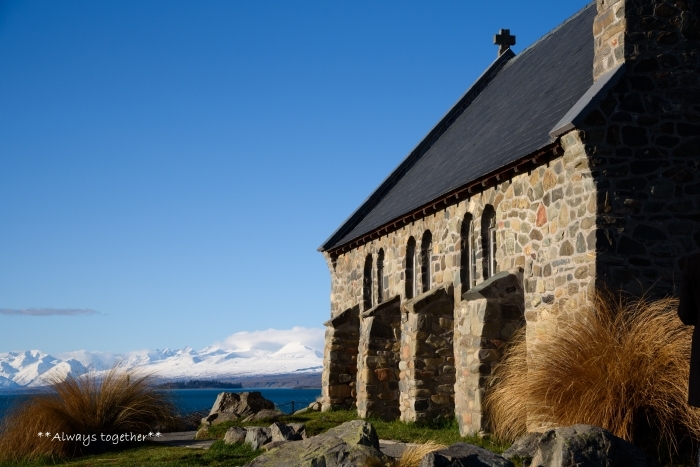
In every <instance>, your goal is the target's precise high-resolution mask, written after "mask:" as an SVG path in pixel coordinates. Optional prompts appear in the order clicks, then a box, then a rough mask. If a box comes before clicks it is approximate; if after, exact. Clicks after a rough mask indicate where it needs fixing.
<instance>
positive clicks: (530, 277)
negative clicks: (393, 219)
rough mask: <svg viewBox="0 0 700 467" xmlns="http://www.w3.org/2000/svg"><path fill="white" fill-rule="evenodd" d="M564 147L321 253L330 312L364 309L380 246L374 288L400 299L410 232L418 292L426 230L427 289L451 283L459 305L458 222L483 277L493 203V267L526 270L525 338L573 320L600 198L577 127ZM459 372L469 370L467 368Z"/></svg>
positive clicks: (586, 287) (589, 270)
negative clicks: (366, 238)
mask: <svg viewBox="0 0 700 467" xmlns="http://www.w3.org/2000/svg"><path fill="white" fill-rule="evenodd" d="M562 147H563V148H564V152H563V153H562V154H561V155H560V156H559V157H557V158H555V159H554V160H551V161H550V162H548V163H546V164H542V165H540V166H538V167H536V168H535V169H533V170H531V171H529V172H524V173H522V174H518V175H516V176H514V177H513V178H512V179H511V180H504V181H503V183H500V184H499V185H497V186H494V187H490V188H487V189H485V190H484V191H483V192H481V193H476V194H474V195H473V196H471V197H470V198H469V199H466V200H464V201H461V202H459V203H456V204H453V205H450V206H446V207H445V209H444V210H443V211H440V212H437V213H435V214H432V215H429V216H426V217H424V218H422V219H417V220H416V221H414V222H413V223H411V224H407V225H406V226H404V227H403V228H400V229H398V230H397V231H395V232H392V233H390V234H387V235H384V236H382V237H380V238H378V239H375V240H373V241H371V242H369V243H366V244H364V245H361V246H360V247H358V248H356V249H354V250H351V251H348V252H346V253H344V254H341V255H340V256H338V257H337V258H335V259H334V260H331V258H330V257H329V256H328V253H325V254H326V255H327V259H328V264H329V268H330V271H331V288H332V289H331V313H332V315H333V316H335V315H336V314H339V313H341V312H342V311H344V310H346V309H349V308H352V307H354V306H358V305H359V306H360V307H362V303H363V272H364V265H365V259H366V257H367V255H372V256H373V264H374V265H376V264H377V258H378V255H379V251H380V250H383V252H384V260H383V270H384V273H383V277H381V278H380V279H379V280H375V281H374V284H373V286H374V287H377V286H378V284H381V287H382V294H381V295H382V296H384V297H392V296H397V295H398V296H400V297H401V301H402V302H403V301H405V300H406V297H405V288H406V285H405V280H406V265H407V262H406V246H407V244H408V240H409V238H410V237H413V238H414V239H415V240H416V243H417V250H418V251H417V252H416V274H415V277H416V282H417V283H416V290H423V284H421V274H420V273H419V271H420V270H421V264H420V260H421V255H420V254H419V250H420V241H421V238H422V236H423V233H424V232H425V230H426V229H429V230H430V231H431V233H432V239H433V241H432V251H431V254H430V270H431V274H430V278H431V283H430V284H429V287H427V288H428V289H434V288H437V287H442V286H447V285H448V284H449V283H452V284H454V287H453V289H452V290H453V294H454V302H455V307H457V306H458V304H459V303H460V302H461V301H462V297H461V292H462V290H465V291H466V287H462V285H461V284H460V264H461V263H460V261H461V257H460V256H461V253H462V252H461V227H462V221H463V219H464V218H465V214H470V215H471V216H472V219H473V222H474V229H473V231H474V234H475V235H477V236H479V239H478V241H476V242H475V244H476V246H477V251H476V256H477V265H478V267H477V272H476V282H477V284H478V283H481V282H483V280H484V271H483V268H482V260H481V259H482V253H483V243H482V241H481V231H482V229H481V220H482V214H483V212H484V209H485V208H487V206H493V208H494V209H495V212H496V219H497V254H496V260H497V263H498V266H497V271H506V270H511V269H517V268H521V269H522V270H523V279H522V280H523V285H522V287H523V289H524V295H523V297H524V304H523V307H524V310H525V318H526V321H527V339H528V343H534V342H536V341H537V340H538V339H540V338H541V337H542V336H543V335H545V334H546V333H547V332H548V329H549V327H550V326H556V325H557V323H558V322H559V320H562V319H563V320H567V319H571V317H572V316H573V313H574V311H575V310H576V308H577V307H579V306H582V305H585V304H586V303H587V302H588V298H589V296H590V293H591V292H592V291H593V286H594V278H595V275H596V263H595V259H596V258H595V247H596V234H595V228H596V210H597V199H596V192H595V184H594V181H593V179H592V176H591V170H590V168H589V160H588V156H587V154H586V152H585V146H584V144H583V143H582V141H581V135H580V134H579V132H576V131H572V132H571V133H568V134H566V135H564V137H563V138H562ZM373 295H374V296H375V297H376V296H377V295H378V294H376V293H374V294H373ZM365 311H366V310H365ZM455 350H456V351H457V349H455ZM462 371H467V372H468V371H469V368H466V369H463V370H462ZM459 376H460V375H459V374H458V375H457V377H458V378H459ZM463 376H464V375H463ZM466 376H469V375H466Z"/></svg>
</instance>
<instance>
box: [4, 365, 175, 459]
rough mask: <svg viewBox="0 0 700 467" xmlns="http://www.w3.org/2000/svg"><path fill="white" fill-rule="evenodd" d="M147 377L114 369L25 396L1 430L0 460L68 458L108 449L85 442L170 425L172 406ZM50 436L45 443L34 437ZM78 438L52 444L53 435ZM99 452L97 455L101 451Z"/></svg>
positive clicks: (43, 440)
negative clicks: (45, 434) (165, 424)
mask: <svg viewBox="0 0 700 467" xmlns="http://www.w3.org/2000/svg"><path fill="white" fill-rule="evenodd" d="M152 383H153V380H152V378H151V377H150V376H148V375H134V374H129V373H126V372H123V371H120V370H119V369H118V368H116V367H115V368H113V369H111V370H109V371H107V372H106V374H104V375H103V376H98V375H97V374H96V373H88V374H85V375H82V376H79V377H73V376H68V378H67V379H66V380H65V381H54V382H53V383H52V384H51V385H50V387H49V390H48V391H47V392H46V393H42V394H38V395H34V396H30V397H29V398H28V399H27V400H26V401H25V402H24V403H22V404H21V405H20V406H18V407H17V408H15V409H14V410H13V411H12V412H11V413H10V414H8V415H7V416H6V417H5V419H4V421H3V423H2V426H1V427H0V460H7V461H19V460H31V459H37V458H42V457H49V458H65V457H73V456H77V455H81V454H85V453H88V452H96V450H98V451H99V450H104V448H105V447H111V446H112V445H111V444H107V443H104V442H100V441H90V442H87V443H86V442H84V441H83V437H84V436H92V435H96V437H97V439H98V440H99V439H100V435H101V434H102V433H104V434H123V433H130V432H132V433H139V434H147V433H149V431H151V430H153V429H157V428H158V424H159V423H174V421H175V417H174V416H173V414H174V413H175V412H174V406H173V405H172V404H171V403H170V402H169V401H168V400H167V399H166V396H165V394H164V393H163V392H159V391H158V390H156V389H155V386H154V385H153V384H152ZM40 432H42V433H46V432H48V433H50V434H51V435H50V436H49V437H46V436H38V433H40ZM57 433H58V434H61V433H63V434H65V435H81V440H79V441H77V442H76V441H71V442H67V441H58V440H53V436H54V435H55V434H57ZM100 448H102V449H100Z"/></svg>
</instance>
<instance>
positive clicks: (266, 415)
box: [243, 409, 284, 422]
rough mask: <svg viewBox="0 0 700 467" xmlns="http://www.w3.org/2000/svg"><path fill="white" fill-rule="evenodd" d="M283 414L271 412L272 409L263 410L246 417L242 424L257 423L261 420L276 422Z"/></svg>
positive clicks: (277, 411)
mask: <svg viewBox="0 0 700 467" xmlns="http://www.w3.org/2000/svg"><path fill="white" fill-rule="evenodd" d="M283 415H284V413H282V412H280V411H279V410H273V409H263V410H261V411H259V412H257V413H254V414H252V415H249V416H247V417H246V418H244V419H243V421H244V422H259V421H261V420H268V421H271V420H277V419H278V418H280V417H281V416H283Z"/></svg>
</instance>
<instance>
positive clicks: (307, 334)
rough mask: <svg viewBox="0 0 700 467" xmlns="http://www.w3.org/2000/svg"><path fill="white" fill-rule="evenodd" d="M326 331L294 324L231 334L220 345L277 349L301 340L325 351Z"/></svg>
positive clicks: (218, 344)
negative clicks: (290, 326)
mask: <svg viewBox="0 0 700 467" xmlns="http://www.w3.org/2000/svg"><path fill="white" fill-rule="evenodd" d="M324 334H325V331H324V330H323V329H322V328H305V327H301V326H294V327H293V328H292V329H266V330H264V331H250V332H248V331H243V332H237V333H235V334H231V335H230V336H228V337H227V338H226V339H224V341H223V342H217V343H216V344H215V345H217V346H219V347H224V348H229V349H232V350H238V349H240V350H246V349H262V350H270V351H273V352H275V351H277V350H279V349H281V348H282V347H284V346H285V345H287V344H289V343H292V342H299V343H301V344H303V345H306V346H307V347H311V348H312V349H316V350H320V351H323V339H324Z"/></svg>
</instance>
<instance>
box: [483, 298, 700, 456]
mask: <svg viewBox="0 0 700 467" xmlns="http://www.w3.org/2000/svg"><path fill="white" fill-rule="evenodd" d="M677 307H678V300H676V299H674V298H666V299H661V300H656V301H650V300H646V299H644V298H641V299H632V298H624V297H622V296H620V297H616V296H613V295H611V294H606V295H600V296H598V297H597V298H595V299H594V300H593V305H592V306H590V307H586V308H583V309H580V310H578V311H577V313H576V314H575V316H574V319H573V320H572V321H570V322H563V323H562V322H560V323H558V328H557V329H551V332H548V333H546V334H545V335H543V336H541V337H540V340H539V341H538V343H537V344H536V345H534V346H531V348H530V358H529V359H528V356H527V350H528V349H527V347H526V345H525V333H524V332H523V331H521V332H519V333H518V334H517V335H516V336H515V337H514V339H513V340H512V341H511V343H510V344H509V347H508V348H507V349H506V352H505V355H504V358H503V361H502V363H501V364H500V365H499V366H498V367H497V368H496V370H495V372H494V377H493V379H492V381H491V387H490V390H489V391H488V394H487V397H486V401H485V408H486V410H487V412H488V414H489V418H490V420H491V423H492V429H493V431H494V434H495V435H496V436H497V437H498V438H500V439H502V440H514V439H515V438H517V437H518V436H519V435H521V434H523V433H524V432H525V431H526V423H527V420H528V417H529V422H530V423H531V424H534V425H535V426H545V427H546V426H567V425H572V424H575V423H586V424H591V425H597V426H600V427H603V428H605V429H607V430H608V431H610V432H612V433H613V434H615V435H617V436H619V437H621V438H623V439H626V440H628V441H631V442H632V441H634V440H635V437H637V438H641V437H642V436H644V437H645V438H649V437H650V438H651V439H656V440H658V442H659V443H663V444H665V445H666V447H667V448H668V449H669V451H670V452H674V451H676V450H677V448H678V444H679V441H680V438H681V437H683V436H690V437H691V438H693V439H700V411H698V410H695V409H693V408H691V407H689V406H688V402H687V401H688V372H689V360H690V342H691V333H692V329H691V328H690V327H687V326H684V325H683V324H682V323H681V321H680V320H679V319H678V316H677V314H676V309H677ZM528 360H529V366H528Z"/></svg>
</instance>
